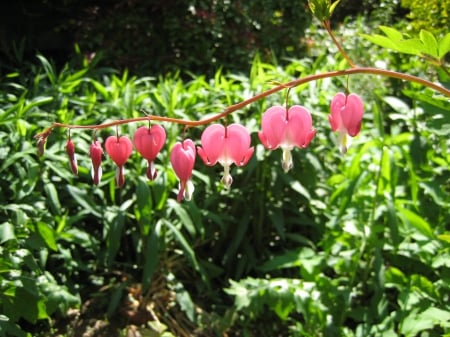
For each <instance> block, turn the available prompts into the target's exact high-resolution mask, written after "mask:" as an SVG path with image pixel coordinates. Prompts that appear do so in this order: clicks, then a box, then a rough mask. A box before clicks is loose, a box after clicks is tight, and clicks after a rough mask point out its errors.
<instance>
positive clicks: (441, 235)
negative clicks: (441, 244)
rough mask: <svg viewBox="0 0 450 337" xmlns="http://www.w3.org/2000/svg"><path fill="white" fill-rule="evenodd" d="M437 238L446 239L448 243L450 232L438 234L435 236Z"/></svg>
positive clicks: (449, 241)
mask: <svg viewBox="0 0 450 337" xmlns="http://www.w3.org/2000/svg"><path fill="white" fill-rule="evenodd" d="M437 238H438V239H439V240H442V241H446V242H447V243H450V233H446V234H439V235H438V236H437Z"/></svg>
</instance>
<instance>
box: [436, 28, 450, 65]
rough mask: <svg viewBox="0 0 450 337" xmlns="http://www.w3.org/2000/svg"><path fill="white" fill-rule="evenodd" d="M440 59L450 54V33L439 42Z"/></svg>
mask: <svg viewBox="0 0 450 337" xmlns="http://www.w3.org/2000/svg"><path fill="white" fill-rule="evenodd" d="M438 50H439V57H440V58H441V59H442V58H443V57H444V56H445V55H446V54H447V53H448V52H450V33H447V34H446V35H445V36H444V37H443V38H442V39H440V40H439V45H438Z"/></svg>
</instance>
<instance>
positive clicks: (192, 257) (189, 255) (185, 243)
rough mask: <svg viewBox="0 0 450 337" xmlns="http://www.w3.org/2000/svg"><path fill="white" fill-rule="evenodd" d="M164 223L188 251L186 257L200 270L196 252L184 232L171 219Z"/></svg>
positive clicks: (185, 250)
mask: <svg viewBox="0 0 450 337" xmlns="http://www.w3.org/2000/svg"><path fill="white" fill-rule="evenodd" d="M164 224H165V225H166V226H167V227H168V228H169V230H170V231H171V232H172V233H173V234H174V236H175V240H176V241H177V242H178V243H179V244H180V245H181V248H182V249H183V251H184V252H185V253H186V257H187V258H188V260H189V261H190V262H191V263H192V266H193V267H194V269H195V270H197V271H200V269H201V268H200V265H199V264H198V261H197V257H196V256H195V252H194V250H193V249H192V247H191V245H190V244H189V242H188V240H186V238H185V237H184V236H183V234H182V233H181V232H180V231H179V230H178V228H177V227H176V226H174V225H173V224H172V223H171V222H170V221H164Z"/></svg>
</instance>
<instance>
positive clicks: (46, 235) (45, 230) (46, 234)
mask: <svg viewBox="0 0 450 337" xmlns="http://www.w3.org/2000/svg"><path fill="white" fill-rule="evenodd" d="M36 226H37V230H38V232H39V234H40V235H41V237H42V239H43V240H44V241H45V243H46V245H47V246H48V248H50V249H51V250H54V251H57V250H58V246H57V245H56V237H55V231H54V230H53V228H51V227H50V226H49V225H48V224H46V223H45V222H42V221H40V222H38V223H37V225H36Z"/></svg>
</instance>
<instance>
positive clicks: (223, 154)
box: [197, 124, 255, 188]
mask: <svg viewBox="0 0 450 337" xmlns="http://www.w3.org/2000/svg"><path fill="white" fill-rule="evenodd" d="M201 143H202V146H201V147H200V146H199V147H198V150H197V151H198V155H199V156H200V158H202V160H203V162H204V163H205V164H206V165H208V166H213V165H215V164H216V163H217V162H219V164H220V165H222V166H223V168H224V174H223V177H222V182H223V183H224V185H225V187H227V188H228V187H230V185H231V183H232V182H233V178H232V177H231V175H230V166H231V165H232V164H235V165H237V166H244V165H246V164H247V163H248V161H249V160H250V158H251V157H252V155H253V152H254V150H255V149H254V148H253V147H250V143H251V139H250V133H249V132H248V130H247V129H246V128H245V127H244V126H242V125H240V124H231V125H229V126H223V125H221V124H213V125H210V126H208V127H207V128H206V129H205V130H204V131H203V133H202V137H201Z"/></svg>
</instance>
